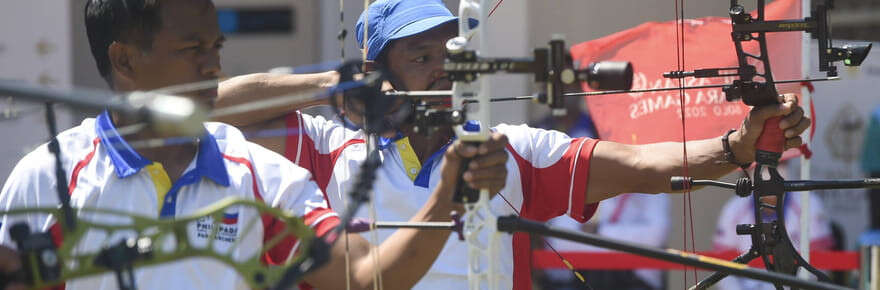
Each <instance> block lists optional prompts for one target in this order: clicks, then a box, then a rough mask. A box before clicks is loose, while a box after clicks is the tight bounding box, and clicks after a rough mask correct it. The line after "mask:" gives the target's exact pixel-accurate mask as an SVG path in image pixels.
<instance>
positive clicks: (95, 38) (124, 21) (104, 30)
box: [85, 0, 162, 87]
mask: <svg viewBox="0 0 880 290" xmlns="http://www.w3.org/2000/svg"><path fill="white" fill-rule="evenodd" d="M160 2H161V1H160V0H88V2H86V7H85V22H86V34H88V36H89V46H91V49H92V56H94V57H95V64H96V65H97V66H98V72H99V73H100V74H101V77H102V78H104V80H105V81H107V83H108V84H109V85H110V86H111V87H112V86H113V80H112V76H111V74H110V72H111V69H112V65H111V63H110V54H109V49H110V45H111V44H113V42H117V41H119V42H123V43H132V44H135V45H137V46H139V47H140V48H142V49H144V50H149V49H150V48H151V47H152V45H153V36H154V35H155V33H156V32H157V31H159V29H160V27H161V25H162V23H161V20H162V19H161V16H160V15H159V13H160V11H159V7H160V6H159V3H160Z"/></svg>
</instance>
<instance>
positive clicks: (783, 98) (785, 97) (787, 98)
mask: <svg viewBox="0 0 880 290" xmlns="http://www.w3.org/2000/svg"><path fill="white" fill-rule="evenodd" d="M776 100H777V101H779V103H781V104H785V103H793V104H798V96H797V94H792V93H788V94H782V95H779V96H778V97H777V99H776Z"/></svg>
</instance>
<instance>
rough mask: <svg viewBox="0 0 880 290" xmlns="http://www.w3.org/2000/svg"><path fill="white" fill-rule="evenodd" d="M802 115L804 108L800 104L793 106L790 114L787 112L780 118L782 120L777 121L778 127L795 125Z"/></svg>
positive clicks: (783, 127) (786, 127)
mask: <svg viewBox="0 0 880 290" xmlns="http://www.w3.org/2000/svg"><path fill="white" fill-rule="evenodd" d="M803 117H804V109H803V108H801V107H800V106H797V107H794V109H792V112H791V114H788V115H787V116H785V118H782V120H781V121H779V129H782V130H785V129H788V128H791V127H793V126H794V125H797V124H798V123H799V122H800V121H801V119H802V118H803Z"/></svg>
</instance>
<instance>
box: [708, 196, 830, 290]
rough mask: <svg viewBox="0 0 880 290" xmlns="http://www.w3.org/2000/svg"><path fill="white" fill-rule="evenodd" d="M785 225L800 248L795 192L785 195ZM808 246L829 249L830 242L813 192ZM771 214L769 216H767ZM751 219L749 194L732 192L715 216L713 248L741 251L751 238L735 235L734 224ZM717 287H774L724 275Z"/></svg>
mask: <svg viewBox="0 0 880 290" xmlns="http://www.w3.org/2000/svg"><path fill="white" fill-rule="evenodd" d="M783 213H784V215H785V229H786V230H787V231H788V237H789V239H790V240H791V243H792V244H793V245H794V248H795V249H800V243H801V230H800V228H801V226H800V218H801V214H802V212H801V197H800V195H799V194H791V193H788V194H786V195H785V208H784V209H783ZM809 214H810V249H811V250H830V249H831V247H832V246H833V245H834V238H833V237H832V235H831V221H830V220H829V218H828V215H827V214H826V213H825V207H824V206H823V205H822V200H821V199H819V198H818V197H817V196H816V195H814V194H810V212H809ZM771 217H772V216H771ZM754 223H755V206H754V201H753V199H752V197H745V198H743V197H738V196H734V197H732V198H730V200H728V201H727V203H726V204H724V208H723V209H722V210H721V215H720V216H719V217H718V227H717V229H716V230H715V237H714V238H713V243H714V250H716V251H738V252H740V253H744V252H746V251H748V250H749V248H750V247H751V245H752V240H751V238H750V237H749V236H748V235H737V234H736V226H737V225H739V224H754ZM718 287H719V289H725V290H734V289H775V287H773V285H772V284H770V283H766V282H761V281H757V280H751V279H745V278H739V277H727V278H725V279H723V280H721V281H719V283H718Z"/></svg>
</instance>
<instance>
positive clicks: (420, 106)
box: [391, 36, 633, 133]
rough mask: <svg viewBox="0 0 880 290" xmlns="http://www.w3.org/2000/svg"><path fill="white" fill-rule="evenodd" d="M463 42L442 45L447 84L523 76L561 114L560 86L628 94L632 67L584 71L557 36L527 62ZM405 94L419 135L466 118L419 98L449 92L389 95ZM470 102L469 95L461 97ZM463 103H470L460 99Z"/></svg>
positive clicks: (607, 64)
mask: <svg viewBox="0 0 880 290" xmlns="http://www.w3.org/2000/svg"><path fill="white" fill-rule="evenodd" d="M466 43H467V39H465V38H464V37H455V38H452V39H450V40H449V41H448V42H447V43H446V51H447V59H446V63H445V64H444V65H443V69H444V70H445V71H446V73H447V74H448V78H449V80H450V81H452V82H465V83H470V82H473V81H476V80H477V79H478V78H479V76H480V75H481V74H494V73H500V72H506V73H526V74H533V75H534V82H535V87H536V89H537V92H536V93H535V94H534V95H533V96H532V97H531V99H533V100H535V101H536V102H538V103H541V104H545V105H548V106H549V107H550V108H551V109H552V112H553V114H554V115H560V114H562V115H564V114H565V112H566V111H565V108H564V107H565V100H564V98H565V97H566V95H565V94H564V92H563V90H564V89H565V88H566V86H570V85H574V84H577V83H578V82H585V83H587V85H588V86H589V87H590V88H593V89H597V90H628V89H630V88H631V87H632V76H633V68H632V64H631V63H629V62H616V61H603V62H595V63H590V64H588V65H586V66H585V68H580V69H578V68H574V64H573V62H572V58H571V55H570V54H569V53H568V51H567V50H566V48H565V41H564V40H562V37H560V36H555V37H554V39H553V40H551V41H550V43H549V47H542V48H536V49H535V50H534V51H533V57H532V58H480V57H478V56H477V52H476V51H474V50H469V49H466V48H465V44H466ZM391 94H395V95H406V96H409V97H411V98H414V99H417V101H414V102H415V104H416V106H415V112H416V117H415V122H416V128H417V129H418V131H419V132H426V133H427V132H430V131H431V130H430V128H432V127H437V126H443V125H460V124H463V123H464V121H465V120H466V119H467V116H466V115H465V112H464V111H462V110H438V109H434V108H433V107H434V106H436V103H431V102H426V101H425V100H424V98H425V97H441V96H450V95H451V92H450V91H410V92H399V93H391ZM466 97H469V98H472V97H474V96H466ZM464 102H465V104H468V103H472V102H474V101H471V100H465V101H464Z"/></svg>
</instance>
